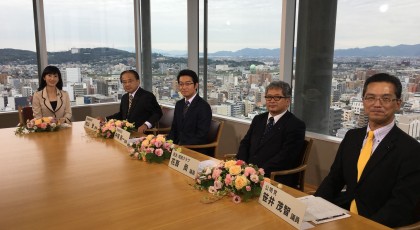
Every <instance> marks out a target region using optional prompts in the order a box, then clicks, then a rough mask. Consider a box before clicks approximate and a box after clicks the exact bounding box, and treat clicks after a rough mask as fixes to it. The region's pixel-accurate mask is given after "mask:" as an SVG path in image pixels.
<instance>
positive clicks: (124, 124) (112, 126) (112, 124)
mask: <svg viewBox="0 0 420 230" xmlns="http://www.w3.org/2000/svg"><path fill="white" fill-rule="evenodd" d="M117 127H119V128H122V129H124V130H126V131H128V132H134V131H135V130H136V127H135V126H134V124H133V123H130V122H128V121H127V120H122V121H120V120H116V119H110V120H108V121H107V122H103V123H101V127H100V128H99V129H98V136H101V137H103V138H114V134H115V131H116V129H117Z"/></svg>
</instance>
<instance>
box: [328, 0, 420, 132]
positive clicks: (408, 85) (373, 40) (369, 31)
mask: <svg viewBox="0 0 420 230" xmlns="http://www.w3.org/2000/svg"><path fill="white" fill-rule="evenodd" d="M418 9H420V2H418V1H414V0H403V1H396V0H392V1H381V0H371V1H364V0H352V1H346V0H338V7H337V28H336V39H335V54H334V65H333V79H332V88H331V101H332V107H331V108H335V112H334V113H335V114H337V113H338V112H339V113H341V116H340V115H339V114H338V115H333V116H330V121H329V122H330V126H331V127H332V129H330V134H331V135H337V136H340V137H342V136H343V135H344V133H345V131H346V130H348V129H351V128H354V127H359V126H364V125H366V123H367V121H366V120H365V119H364V116H363V109H362V107H361V106H362V103H361V98H362V95H361V93H362V89H363V83H364V81H365V79H366V78H368V77H369V76H371V75H373V74H375V73H379V72H388V73H390V74H393V75H395V76H397V77H399V78H400V80H401V82H402V85H403V95H402V100H403V105H402V107H401V108H402V111H401V114H400V115H398V116H397V120H399V123H400V124H401V123H407V124H406V126H407V132H408V129H409V128H408V127H409V126H410V123H411V122H412V121H414V122H415V120H418V115H417V119H409V116H410V115H408V114H414V113H417V114H418V113H419V112H420V107H419V102H420V97H419V93H420V52H419V50H420V30H419V28H420V14H419V12H418ZM355 15H357V16H355ZM330 111H331V109H330ZM337 116H339V117H338V118H339V119H336V118H337ZM334 117H335V118H334ZM340 118H341V119H340ZM410 120H412V121H410ZM417 122H418V121H417ZM400 124H399V126H400ZM415 125H418V124H415ZM400 127H401V126H400ZM414 137H416V138H418V137H419V132H416V134H414Z"/></svg>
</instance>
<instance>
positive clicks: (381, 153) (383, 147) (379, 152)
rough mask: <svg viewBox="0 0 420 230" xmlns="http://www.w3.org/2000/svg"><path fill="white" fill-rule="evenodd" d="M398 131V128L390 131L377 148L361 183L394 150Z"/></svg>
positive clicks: (367, 165) (361, 178) (362, 176)
mask: <svg viewBox="0 0 420 230" xmlns="http://www.w3.org/2000/svg"><path fill="white" fill-rule="evenodd" d="M396 131H397V128H396V126H395V125H394V127H393V128H392V129H391V131H389V133H388V134H387V135H386V136H385V138H384V139H383V140H382V141H381V143H379V145H378V147H376V149H375V151H374V152H373V154H372V156H371V157H370V159H369V161H368V162H367V164H366V166H365V168H364V170H363V173H362V175H361V176H360V180H359V183H361V182H363V179H364V178H365V177H366V176H367V175H369V173H370V172H371V171H372V170H373V169H374V168H375V166H376V165H377V164H378V163H379V162H381V160H382V159H384V158H385V157H386V156H387V155H388V154H389V152H390V151H391V150H392V149H393V146H394V142H395V140H396V138H397V136H396V135H395V133H396Z"/></svg>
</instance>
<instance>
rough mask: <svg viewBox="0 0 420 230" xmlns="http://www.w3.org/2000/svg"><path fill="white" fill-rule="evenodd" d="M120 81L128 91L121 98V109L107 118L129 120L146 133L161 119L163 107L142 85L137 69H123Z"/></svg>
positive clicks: (139, 130)
mask: <svg viewBox="0 0 420 230" xmlns="http://www.w3.org/2000/svg"><path fill="white" fill-rule="evenodd" d="M120 81H121V83H122V84H123V86H124V90H125V91H126V92H127V93H126V94H124V95H123V96H122V98H121V103H120V110H119V111H118V112H117V113H115V114H113V115H110V116H107V117H106V119H108V120H109V119H117V120H127V121H128V122H132V123H134V125H135V126H136V128H137V131H138V132H139V133H144V131H145V130H146V129H148V128H152V127H153V125H154V124H155V123H156V122H158V121H159V119H160V118H161V117H162V109H161V108H160V106H159V104H158V102H157V100H156V97H155V95H153V93H151V92H149V91H146V90H144V89H142V88H141V87H140V76H139V74H138V73H137V72H136V71H134V70H126V71H123V72H122V73H121V74H120ZM99 119H100V120H103V119H102V118H99Z"/></svg>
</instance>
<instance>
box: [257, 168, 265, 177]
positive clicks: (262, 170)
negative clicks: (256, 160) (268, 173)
mask: <svg viewBox="0 0 420 230" xmlns="http://www.w3.org/2000/svg"><path fill="white" fill-rule="evenodd" d="M258 172H259V173H260V174H261V175H263V176H264V174H265V172H264V169H263V168H259V169H258Z"/></svg>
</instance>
